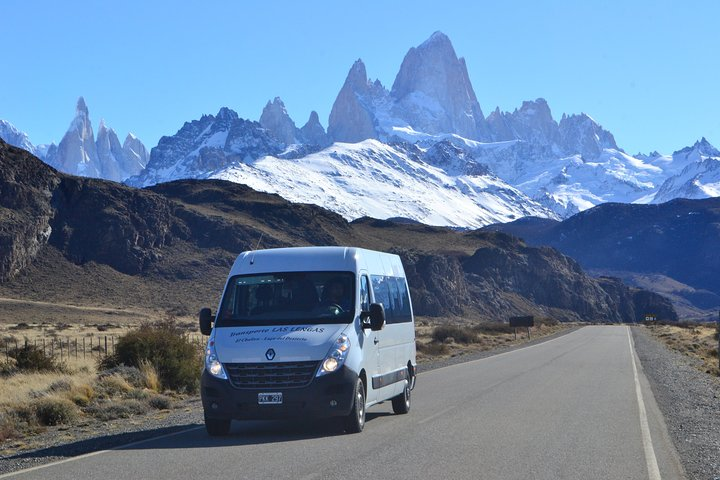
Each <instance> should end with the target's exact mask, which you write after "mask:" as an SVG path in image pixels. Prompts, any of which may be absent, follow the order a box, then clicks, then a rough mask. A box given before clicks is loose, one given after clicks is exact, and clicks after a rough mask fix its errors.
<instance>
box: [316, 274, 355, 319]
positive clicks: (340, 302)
mask: <svg viewBox="0 0 720 480" xmlns="http://www.w3.org/2000/svg"><path fill="white" fill-rule="evenodd" d="M351 303H352V302H351V300H350V294H349V291H348V289H346V288H345V285H344V283H343V282H342V280H341V279H339V278H332V279H330V280H329V281H328V282H327V283H326V284H325V285H324V286H323V290H322V302H321V306H325V307H331V306H333V305H335V306H338V307H340V308H341V312H346V311H348V310H350V304H351ZM341 312H340V313H341Z"/></svg>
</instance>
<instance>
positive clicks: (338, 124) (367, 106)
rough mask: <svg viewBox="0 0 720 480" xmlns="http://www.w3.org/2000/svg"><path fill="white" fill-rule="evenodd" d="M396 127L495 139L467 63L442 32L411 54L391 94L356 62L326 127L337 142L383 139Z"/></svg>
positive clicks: (411, 51) (359, 62) (477, 138)
mask: <svg viewBox="0 0 720 480" xmlns="http://www.w3.org/2000/svg"><path fill="white" fill-rule="evenodd" d="M396 129H400V131H414V132H423V133H426V134H429V135H437V134H444V133H445V134H447V133H452V134H456V135H459V136H461V137H464V138H467V139H471V140H490V139H491V135H490V131H489V128H488V125H487V122H486V121H485V117H484V116H483V113H482V109H481V108H480V104H479V103H478V101H477V98H476V96H475V91H474V90H473V87H472V84H471V82H470V78H469V76H468V72H467V67H466V65H465V59H464V58H458V57H457V55H456V54H455V49H454V48H453V46H452V43H451V42H450V39H449V38H448V37H447V36H446V35H445V34H443V33H441V32H435V33H433V34H432V36H431V37H430V38H429V39H428V40H426V41H425V42H423V43H422V44H421V45H420V46H418V47H416V48H415V47H413V48H411V49H410V50H409V51H408V53H407V54H406V55H405V58H404V60H403V62H402V65H401V66H400V71H399V72H398V74H397V76H396V77H395V82H394V83H393V86H392V90H391V91H388V90H387V89H386V88H385V87H384V86H383V85H382V84H381V83H380V81H379V80H375V81H372V80H370V79H369V78H368V76H367V72H366V69H365V64H364V63H363V61H362V60H357V61H356V62H355V63H354V64H353V66H352V68H351V69H350V72H349V73H348V76H347V79H346V80H345V83H344V85H343V87H342V89H340V93H339V94H338V96H337V98H336V100H335V103H334V104H333V107H332V110H331V112H330V120H329V124H328V134H329V135H330V136H331V137H332V138H333V140H335V141H339V142H358V141H361V140H365V139H367V138H379V139H382V140H385V139H387V138H388V137H391V136H392V135H394V134H395V133H396V132H395V131H396Z"/></svg>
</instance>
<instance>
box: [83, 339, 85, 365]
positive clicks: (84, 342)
mask: <svg viewBox="0 0 720 480" xmlns="http://www.w3.org/2000/svg"><path fill="white" fill-rule="evenodd" d="M83 360H85V337H83Z"/></svg>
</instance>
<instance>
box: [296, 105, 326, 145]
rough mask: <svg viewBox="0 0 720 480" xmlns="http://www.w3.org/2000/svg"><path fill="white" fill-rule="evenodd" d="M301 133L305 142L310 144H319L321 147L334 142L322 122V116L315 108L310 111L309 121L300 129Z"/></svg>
mask: <svg viewBox="0 0 720 480" xmlns="http://www.w3.org/2000/svg"><path fill="white" fill-rule="evenodd" d="M300 134H301V137H302V140H303V142H304V143H307V144H310V145H318V146H320V147H323V148H324V147H327V146H328V145H330V144H331V143H332V142H331V141H330V139H329V138H328V135H327V133H325V129H324V128H323V126H322V125H321V124H320V117H318V114H317V112H316V111H315V110H313V111H312V112H310V118H308V121H307V123H305V125H303V127H302V128H301V129H300Z"/></svg>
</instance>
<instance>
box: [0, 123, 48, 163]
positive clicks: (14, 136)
mask: <svg viewBox="0 0 720 480" xmlns="http://www.w3.org/2000/svg"><path fill="white" fill-rule="evenodd" d="M0 138H1V139H3V140H4V141H5V142H7V143H9V144H10V145H14V146H16V147H19V148H22V149H23V150H26V151H28V152H30V153H32V154H33V155H38V153H39V152H38V151H37V149H36V147H35V146H34V145H33V144H32V142H30V138H29V137H28V136H27V134H26V133H25V132H21V131H20V130H18V129H17V128H15V126H14V125H13V124H12V123H10V122H6V121H5V120H0Z"/></svg>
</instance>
